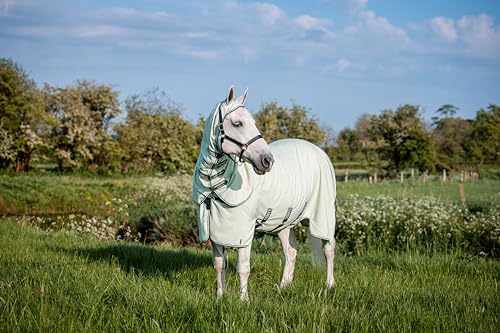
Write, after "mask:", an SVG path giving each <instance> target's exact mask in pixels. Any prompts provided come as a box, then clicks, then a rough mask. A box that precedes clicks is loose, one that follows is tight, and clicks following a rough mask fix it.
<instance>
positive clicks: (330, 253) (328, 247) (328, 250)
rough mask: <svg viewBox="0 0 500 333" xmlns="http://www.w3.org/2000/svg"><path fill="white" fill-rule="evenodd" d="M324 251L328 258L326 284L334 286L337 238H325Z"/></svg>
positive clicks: (329, 286)
mask: <svg viewBox="0 0 500 333" xmlns="http://www.w3.org/2000/svg"><path fill="white" fill-rule="evenodd" d="M323 253H324V254H325V259H326V286H327V287H328V288H331V287H333V285H334V284H335V278H334V277H333V259H334V257H335V239H334V240H332V241H331V242H329V241H325V240H323Z"/></svg>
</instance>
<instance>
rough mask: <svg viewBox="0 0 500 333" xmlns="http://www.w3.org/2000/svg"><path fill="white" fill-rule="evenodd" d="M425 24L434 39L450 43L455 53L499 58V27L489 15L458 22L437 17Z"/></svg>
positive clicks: (466, 18) (462, 19) (467, 17)
mask: <svg viewBox="0 0 500 333" xmlns="http://www.w3.org/2000/svg"><path fill="white" fill-rule="evenodd" d="M426 24H427V27H428V28H429V29H430V31H431V33H432V34H433V36H434V37H436V38H437V39H438V40H440V41H441V40H443V41H446V42H448V43H452V44H453V45H454V51H455V52H457V53H463V54H467V55H472V56H478V57H498V56H500V27H499V26H498V25H497V26H495V25H494V21H493V17H491V16H489V15H486V14H480V15H476V16H462V17H461V18H459V19H458V20H453V19H450V18H445V17H443V16H438V17H434V18H432V19H431V20H429V21H427V23H426ZM446 51H449V50H446Z"/></svg>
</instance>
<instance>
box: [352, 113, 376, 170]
mask: <svg viewBox="0 0 500 333" xmlns="http://www.w3.org/2000/svg"><path fill="white" fill-rule="evenodd" d="M373 117H374V116H373V115H370V114H363V115H361V116H360V117H359V118H358V120H357V121H356V125H354V129H355V131H356V132H357V133H358V136H359V138H360V140H361V151H362V152H363V155H364V157H365V161H366V162H367V163H369V164H370V163H372V162H373V161H378V156H377V153H376V150H375V143H374V142H373V141H372V139H371V137H370V132H371V127H372V118H373Z"/></svg>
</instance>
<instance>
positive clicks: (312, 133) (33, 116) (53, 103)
mask: <svg viewBox="0 0 500 333" xmlns="http://www.w3.org/2000/svg"><path fill="white" fill-rule="evenodd" d="M456 113H457V108H456V107H455V106H453V105H451V104H447V105H443V106H442V107H441V108H439V109H438V110H437V111H436V117H434V118H433V119H432V122H431V123H427V122H426V121H425V120H424V119H423V118H422V116H421V112H420V109H419V107H418V106H416V105H402V106H400V107H398V108H397V109H396V110H384V111H382V112H380V113H379V114H376V115H369V114H366V115H363V116H361V117H359V119H358V121H357V122H356V124H355V126H354V128H345V129H342V130H341V131H340V132H339V133H338V134H337V135H334V134H333V131H332V130H331V129H328V128H325V127H324V126H322V125H321V124H320V122H319V120H318V119H317V118H316V117H315V116H314V115H313V114H312V113H311V111H310V110H309V109H308V108H306V107H304V106H301V105H298V104H294V105H292V106H291V107H284V106H280V105H278V104H277V103H276V102H269V103H266V104H264V105H262V106H261V108H260V109H259V110H258V112H257V113H256V114H255V115H254V116H255V119H256V123H257V126H258V127H259V129H260V130H261V132H262V134H263V135H264V137H265V138H266V140H268V142H270V141H274V140H278V139H282V138H287V137H297V138H303V139H306V140H309V141H311V142H313V143H316V144H317V145H319V146H321V147H322V148H323V149H324V150H325V151H326V152H327V153H328V155H329V156H330V158H331V159H332V160H333V161H334V162H335V161H350V162H352V161H355V162H359V163H362V164H363V165H365V166H366V167H367V168H371V169H374V170H377V171H379V172H380V173H381V175H382V174H384V173H386V174H391V173H395V172H398V171H400V170H404V169H406V168H410V167H411V168H417V169H419V170H422V171H429V172H432V171H434V170H436V169H449V170H451V169H455V168H463V167H467V168H471V167H474V168H477V167H478V166H481V165H483V164H499V163H500V107H498V106H497V105H494V104H491V105H489V106H488V107H487V108H486V109H480V110H478V111H477V113H476V118H475V119H462V118H459V117H456ZM203 126H204V119H203V118H200V119H199V120H198V121H197V122H196V123H192V122H190V121H188V120H186V119H185V118H184V117H183V115H182V107H181V106H180V105H178V104H175V103H173V102H172V101H170V100H169V99H168V97H167V96H166V95H165V94H164V93H163V92H162V91H161V90H159V89H152V90H149V91H147V92H145V93H142V94H137V95H133V96H129V97H128V98H126V100H125V101H124V103H120V101H119V97H118V92H117V91H116V90H114V89H113V88H112V87H111V86H110V85H106V84H98V83H96V82H94V81H88V80H80V81H76V83H75V84H73V85H69V86H66V87H62V88H61V87H53V86H50V85H48V84H45V85H44V86H43V87H41V88H38V87H37V86H36V84H35V82H34V81H33V80H32V79H31V78H30V77H29V75H28V74H27V73H26V71H25V70H24V69H23V68H21V67H20V66H19V65H18V64H16V63H15V62H14V61H13V60H11V59H3V58H2V59H0V170H15V171H16V172H26V171H29V170H31V169H32V168H33V166H34V165H35V163H38V164H53V165H54V166H55V167H56V168H57V170H59V171H61V172H64V171H70V172H74V171H87V172H95V173H114V172H140V173H142V172H152V171H162V172H165V173H175V172H188V173H189V172H191V171H192V168H193V166H194V164H195V162H196V158H197V156H198V150H199V146H200V143H201V137H202V131H203Z"/></svg>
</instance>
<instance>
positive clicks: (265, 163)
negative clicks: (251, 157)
mask: <svg viewBox="0 0 500 333" xmlns="http://www.w3.org/2000/svg"><path fill="white" fill-rule="evenodd" d="M273 162H274V159H273V157H272V156H271V155H266V156H264V157H263V158H262V165H263V166H264V168H266V169H269V167H270V166H271V165H272V163H273Z"/></svg>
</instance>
